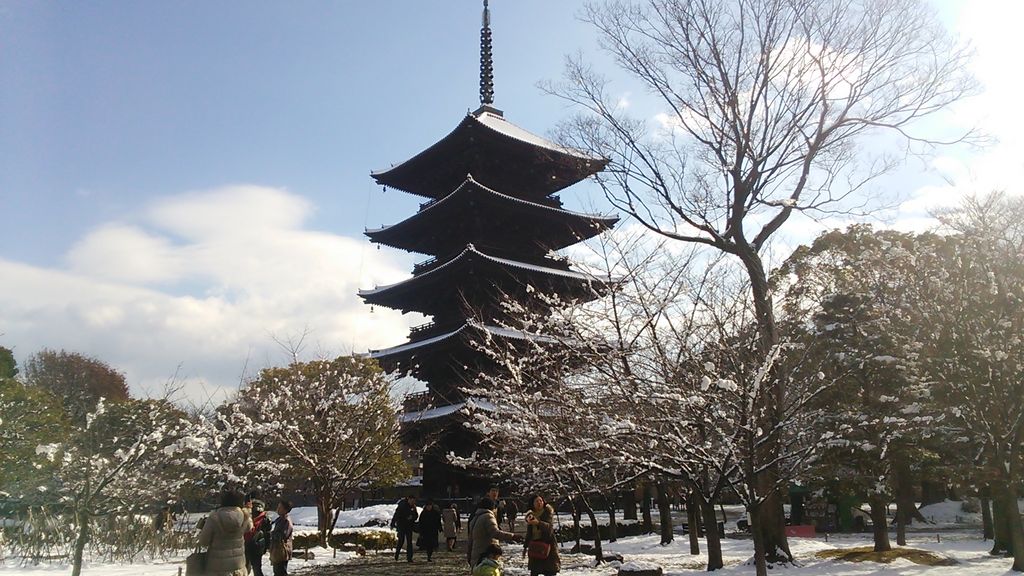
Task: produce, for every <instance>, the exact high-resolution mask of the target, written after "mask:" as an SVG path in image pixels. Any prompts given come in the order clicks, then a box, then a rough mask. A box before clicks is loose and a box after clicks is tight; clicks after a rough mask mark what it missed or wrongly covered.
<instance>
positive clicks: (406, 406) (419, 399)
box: [402, 390, 434, 412]
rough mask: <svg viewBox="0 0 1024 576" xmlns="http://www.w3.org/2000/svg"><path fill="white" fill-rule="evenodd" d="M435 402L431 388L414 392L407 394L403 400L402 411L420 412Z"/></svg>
mask: <svg viewBox="0 0 1024 576" xmlns="http://www.w3.org/2000/svg"><path fill="white" fill-rule="evenodd" d="M433 403H434V395H433V394H431V393H430V391H429V390H424V391H422V392H412V393H410V394H406V395H405V399H404V400H403V401H402V411H404V412H419V411H420V410H426V409H427V408H430V405H431V404H433Z"/></svg>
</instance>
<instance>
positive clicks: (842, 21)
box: [552, 0, 973, 576]
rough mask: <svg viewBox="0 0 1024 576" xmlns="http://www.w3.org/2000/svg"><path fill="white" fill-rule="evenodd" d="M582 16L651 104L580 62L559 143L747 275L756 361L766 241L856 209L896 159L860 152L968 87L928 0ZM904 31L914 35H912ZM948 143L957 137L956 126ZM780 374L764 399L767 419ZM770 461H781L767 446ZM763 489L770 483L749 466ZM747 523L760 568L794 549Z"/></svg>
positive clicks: (765, 319) (710, 1)
mask: <svg viewBox="0 0 1024 576" xmlns="http://www.w3.org/2000/svg"><path fill="white" fill-rule="evenodd" d="M584 18H585V19H587V20H588V21H590V22H592V23H593V24H594V26H595V27H596V28H597V30H598V33H599V37H600V40H601V43H602V46H603V47H604V48H605V49H606V50H607V51H608V52H609V53H610V55H611V57H612V58H614V60H615V62H616V64H618V65H619V66H620V67H621V68H622V69H624V70H625V71H626V72H627V73H628V74H630V76H631V77H632V78H633V79H634V80H636V81H637V82H639V83H640V84H641V85H642V86H643V87H644V88H645V89H646V92H647V93H648V94H650V95H651V97H652V99H653V105H654V106H656V107H657V108H658V109H659V114H657V115H656V116H654V115H651V114H648V117H649V118H646V119H645V118H637V117H632V116H631V115H630V111H631V110H636V109H640V110H649V107H648V106H633V107H628V106H623V105H620V104H621V102H622V98H621V97H620V95H619V94H617V93H615V92H614V90H613V88H612V87H611V86H610V84H609V81H608V80H607V79H606V78H605V77H603V76H602V75H601V74H600V73H599V72H598V71H597V70H595V69H594V68H592V67H591V66H590V65H588V64H587V63H585V62H584V61H583V60H582V58H573V59H570V60H569V62H568V66H567V73H566V81H565V82H564V83H563V84H562V85H558V86H554V87H552V91H553V92H555V93H556V94H558V95H560V96H562V97H564V98H566V99H567V100H569V101H572V102H574V103H577V104H578V105H580V106H581V107H582V108H583V109H584V110H585V113H583V114H581V115H580V116H578V117H577V118H574V119H573V120H572V121H570V122H569V123H568V124H567V127H566V138H565V140H566V141H567V143H568V144H570V145H573V146H574V147H576V148H579V149H584V150H590V151H593V152H595V153H596V154H599V155H601V156H602V157H605V158H609V159H610V160H611V162H610V164H609V169H608V170H606V171H604V172H602V173H601V174H598V175H597V179H598V182H599V184H600V185H601V186H602V187H603V189H604V191H605V194H606V196H607V198H608V199H609V200H610V201H611V202H613V203H614V204H615V206H616V207H617V208H619V209H620V210H623V211H624V212H626V213H628V214H630V215H631V216H633V217H635V218H636V219H638V220H639V221H640V222H641V223H643V224H644V225H645V226H647V227H648V228H650V229H651V230H653V231H655V232H656V233H658V234H662V235H664V236H666V237H668V238H672V239H675V240H679V241H682V242H690V243H698V244H702V245H706V246H710V247H712V248H713V249H715V250H719V251H721V252H723V253H725V254H728V255H731V256H732V257H734V258H735V259H736V261H737V262H738V263H739V264H740V265H741V266H742V268H743V270H744V272H745V274H746V276H747V280H748V288H749V291H750V292H749V293H750V301H751V303H752V305H753V310H754V315H755V318H756V321H757V323H756V330H757V334H758V336H759V339H758V348H757V349H756V351H757V353H758V354H759V356H760V360H759V362H761V363H762V364H763V363H765V362H766V359H767V358H769V356H770V355H771V354H772V353H773V350H774V349H775V348H776V347H777V346H778V345H779V344H780V342H781V340H780V335H779V332H778V329H777V326H776V320H775V306H774V304H773V295H772V293H771V291H770V290H769V286H768V275H769V274H768V273H769V266H768V264H767V263H766V261H765V259H764V250H765V248H766V246H767V245H768V244H769V242H770V241H771V239H772V237H773V236H774V235H775V234H776V233H777V232H778V231H779V230H780V229H782V227H783V226H784V225H785V224H786V223H787V221H788V220H789V219H790V218H792V217H793V216H794V215H795V214H798V213H805V214H811V215H816V214H823V213H824V214H830V213H836V212H843V213H850V212H856V211H859V210H860V209H861V208H863V206H864V205H865V204H867V203H868V202H867V201H866V200H865V198H864V196H863V194H862V192H863V190H864V184H865V183H866V182H869V181H870V180H871V179H873V178H874V177H876V176H878V175H879V174H881V173H883V172H885V171H887V170H888V169H890V168H892V167H894V166H895V165H897V163H898V161H899V156H898V155H887V154H885V152H884V150H881V149H877V148H873V149H868V148H867V147H865V146H863V143H864V142H865V137H866V136H868V135H869V134H871V133H875V132H884V131H888V132H890V133H893V134H895V135H897V136H902V137H906V138H907V139H909V141H910V143H920V142H921V139H920V135H916V136H915V134H914V133H913V128H914V122H915V121H916V120H918V119H920V118H923V117H928V116H931V115H934V114H935V113H936V112H938V111H941V110H943V109H945V108H946V107H947V106H948V105H949V104H951V103H953V102H955V101H957V100H958V99H960V98H961V97H963V96H965V95H966V94H969V93H970V92H971V90H972V88H973V83H972V81H971V79H970V78H968V77H967V75H966V72H965V69H966V67H965V66H964V65H963V64H964V62H965V60H966V58H967V53H966V52H965V51H963V50H961V49H959V48H958V47H957V46H956V45H955V42H954V40H953V39H952V38H951V37H950V35H949V34H948V33H947V32H946V30H945V29H944V28H943V27H942V25H941V24H940V23H939V22H938V20H937V18H936V17H935V15H934V12H933V10H931V9H930V8H929V7H928V6H927V5H926V4H925V3H924V2H923V1H921V0H885V1H880V0H871V1H866V0H861V1H840V0H786V1H779V0H734V1H729V2H721V1H718V0H648V1H647V2H642V3H638V4H632V3H626V2H607V3H604V4H595V5H592V6H591V7H589V8H588V9H587V10H586V11H585V12H584ZM908 30H913V31H914V33H913V34H908V33H907V31H908ZM952 139H956V136H954V137H953V138H952ZM786 381H787V380H786V379H785V378H782V377H772V378H769V379H768V380H767V381H766V382H764V384H765V385H767V386H770V387H773V388H774V390H772V393H770V394H759V400H760V401H761V402H763V403H764V404H763V405H762V406H760V407H759V408H760V412H761V413H760V414H759V415H758V417H759V418H761V419H762V422H761V425H762V427H763V428H765V429H770V428H773V427H775V426H776V425H777V423H778V421H779V420H780V412H781V411H782V410H784V407H785V399H786V397H787V396H788V391H787V390H786V389H785V384H786ZM764 448H765V449H764V452H763V455H764V458H763V461H764V462H768V461H773V460H775V455H774V454H773V452H774V447H771V446H765V447H764ZM755 469H757V470H759V471H760V472H759V474H761V475H762V476H763V477H764V480H763V486H762V492H764V491H765V490H767V489H768V487H769V486H778V485H779V482H777V480H778V478H777V477H776V476H777V474H775V470H774V469H773V468H772V467H770V466H769V467H766V466H762V465H760V464H758V465H756V466H755ZM769 500H770V502H769V504H768V505H767V506H766V507H765V509H764V510H763V515H762V519H763V522H762V523H759V524H756V525H754V526H753V528H754V536H755V544H756V546H755V547H756V548H757V552H756V558H755V559H756V564H757V573H758V574H759V575H761V576H763V575H764V574H766V563H765V559H766V557H767V558H768V559H769V560H780V561H788V560H791V559H792V555H791V554H790V552H789V549H788V544H787V541H786V537H785V533H784V523H783V514H782V503H781V500H779V499H778V498H777V497H771V496H769Z"/></svg>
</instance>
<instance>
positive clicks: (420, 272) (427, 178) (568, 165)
mask: <svg viewBox="0 0 1024 576" xmlns="http://www.w3.org/2000/svg"><path fill="white" fill-rule="evenodd" d="M480 45H481V54H480V103H481V106H480V108H478V109H477V110H476V111H475V112H472V113H470V114H469V115H467V116H466V117H465V118H464V119H463V120H462V121H461V122H460V123H459V124H458V126H456V127H455V129H454V130H452V132H451V133H449V134H448V135H447V136H445V137H444V138H442V139H441V140H440V141H438V142H437V143H435V144H434V145H432V146H430V147H429V148H427V149H426V150H424V151H422V152H420V153H419V154H417V155H416V156H414V157H412V158H410V159H409V160H406V161H405V162H402V163H401V164H398V165H396V166H393V167H391V168H389V169H387V170H381V171H378V172H374V173H372V176H373V178H374V179H375V180H376V181H377V183H379V184H381V185H383V186H385V187H391V188H397V189H399V190H402V191H404V192H408V193H411V194H416V195H418V196H422V197H424V198H427V199H428V200H427V201H426V202H425V203H423V204H421V205H420V209H419V211H418V212H417V213H416V214H414V215H413V216H411V217H409V218H407V219H406V220H403V221H401V222H399V223H397V224H394V225H391V226H386V227H383V228H379V229H375V230H367V231H366V235H367V236H369V238H370V240H372V241H373V242H375V243H378V244H384V245H387V246H391V247H394V248H400V249H403V250H407V251H410V252H416V253H419V254H425V255H427V256H428V257H429V258H428V259H427V260H425V261H423V262H421V263H419V264H417V265H416V266H415V267H414V269H413V276H412V277H411V278H409V279H408V280H405V281H403V282H399V283H397V284H392V285H389V286H380V287H377V288H375V289H373V290H364V291H361V292H360V293H359V295H360V296H361V297H362V298H363V299H364V300H365V301H366V302H367V303H369V304H375V305H379V306H385V307H388V308H393V309H396V310H401V311H402V312H410V311H416V312H420V313H423V314H425V315H428V316H431V317H432V322H429V323H427V324H425V325H422V326H417V327H415V328H413V329H412V331H411V333H410V335H409V341H408V342H407V343H405V344H401V345H399V346H395V347H392V348H387V349H384V350H376V351H371V356H372V357H373V358H376V359H377V360H378V361H379V362H380V363H381V365H382V366H383V367H384V369H386V370H388V371H398V372H402V373H408V374H410V375H412V376H414V377H416V378H417V379H419V380H421V381H423V382H425V383H426V386H427V391H426V392H425V393H423V394H420V395H415V396H410V397H409V398H407V400H406V402H405V407H404V413H403V414H402V416H401V419H402V423H403V430H404V436H405V440H406V442H407V444H408V445H410V447H411V448H413V449H414V450H418V451H420V452H421V458H422V462H423V492H424V494H425V495H429V496H438V497H455V496H460V495H461V496H471V495H474V494H477V493H480V492H482V490H483V488H484V487H485V484H486V483H487V482H488V481H489V479H487V478H481V477H479V476H476V475H474V474H472V473H469V472H467V471H465V470H462V469H459V468H455V467H453V466H451V465H450V464H449V463H448V459H447V455H448V454H449V453H454V454H456V455H459V456H468V455H470V454H472V453H473V452H477V451H479V447H478V446H477V440H478V439H477V438H476V437H474V435H473V434H472V433H471V432H470V431H469V430H467V429H466V428H465V427H464V426H463V425H462V424H463V422H464V421H465V411H464V408H465V407H466V402H467V400H468V399H467V398H465V395H464V394H463V393H462V391H461V388H463V387H464V386H465V385H466V384H468V383H472V382H473V381H474V380H475V379H476V378H477V376H478V375H480V374H481V373H488V374H492V375H493V374H494V373H495V372H494V371H496V370H499V368H497V367H496V366H495V365H494V364H493V363H489V362H488V361H487V359H486V355H485V354H484V353H483V352H482V351H481V350H480V349H479V347H478V346H476V345H475V344H474V343H476V342H479V341H480V340H481V339H482V338H487V339H495V340H501V341H505V342H509V343H514V342H516V341H526V340H536V339H538V338H540V337H539V336H536V335H532V334H529V333H526V332H521V331H517V330H513V329H509V328H508V326H509V325H511V322H509V320H510V319H508V318H506V317H505V312H503V307H502V306H501V302H502V300H503V299H505V298H514V299H517V300H518V301H521V302H527V300H528V299H530V295H529V294H528V292H530V291H537V292H542V293H549V294H557V295H559V296H560V297H561V298H562V299H564V300H565V299H569V300H571V299H576V300H588V299H592V298H595V297H597V296H598V295H599V294H600V293H601V292H603V289H604V287H605V286H606V284H607V282H608V280H607V279H606V278H598V277H595V276H593V275H591V274H587V273H585V272H581V271H575V270H573V269H572V268H571V267H570V265H569V263H568V262H567V261H566V260H565V259H564V258H561V257H558V256H557V255H556V254H555V253H556V252H557V251H558V250H561V249H563V248H565V247H567V246H571V245H573V244H576V243H578V242H580V241H583V240H586V239H587V238H591V237H593V236H595V235H597V234H600V233H601V232H603V231H605V230H608V229H610V228H611V227H612V226H614V225H615V223H616V221H617V218H615V217H604V216H596V215H590V214H581V213H577V212H571V211H568V210H565V209H563V208H562V203H561V201H560V200H559V199H558V196H556V195H554V194H555V193H556V192H558V191H559V190H561V189H563V188H565V187H567V186H570V185H572V184H575V183H577V182H579V181H581V180H583V179H585V178H587V177H588V176H591V175H593V174H594V173H596V172H598V171H600V170H601V169H602V168H604V166H605V164H606V163H607V161H606V160H605V159H603V158H599V157H594V156H590V155H588V154H585V153H583V152H580V151H578V150H573V149H569V148H565V147H563V146H560V145H558V144H555V143H553V142H550V141H548V140H546V139H544V138H541V137H539V136H536V135H534V134H531V133H530V132H527V131H526V130H524V129H522V128H519V127H518V126H515V125H514V124H512V123H510V122H509V121H508V120H506V119H505V118H504V116H503V114H502V112H501V111H500V110H498V109H497V108H495V107H494V106H493V103H494V85H493V65H492V59H491V31H490V13H489V10H488V7H487V0H484V13H483V26H482V29H481V33H480ZM530 302H531V305H533V306H537V305H538V304H537V303H536V302H535V300H530ZM499 376H500V374H499Z"/></svg>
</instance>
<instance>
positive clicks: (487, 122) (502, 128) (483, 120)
mask: <svg viewBox="0 0 1024 576" xmlns="http://www.w3.org/2000/svg"><path fill="white" fill-rule="evenodd" d="M473 124H476V125H479V126H482V127H484V128H487V129H489V130H492V131H494V132H496V133H498V134H501V135H503V136H505V137H508V138H511V139H513V140H517V141H520V142H523V143H526V145H529V146H532V147H537V148H542V149H545V150H548V151H551V152H555V153H558V154H562V155H565V156H571V157H573V158H577V159H579V160H584V161H587V162H595V163H598V164H599V167H598V169H600V167H603V165H604V163H606V162H607V159H605V158H602V157H600V156H595V155H592V154H588V153H586V152H584V151H582V150H577V149H572V148H568V147H564V146H561V145H559V143H556V142H553V141H551V140H549V139H547V138H545V137H542V136H539V135H537V134H535V133H532V132H530V131H529V130H526V129H525V128H520V127H519V126H516V125H515V124H513V123H511V122H509V121H508V120H506V119H505V118H504V117H503V116H501V115H498V114H495V113H494V112H490V111H487V110H486V109H480V110H478V111H476V112H474V113H471V114H468V115H466V118H464V119H463V121H462V122H460V123H459V124H458V125H457V126H456V127H455V129H453V130H452V131H451V132H449V133H447V134H446V135H445V136H444V137H443V138H441V139H439V140H437V141H436V142H434V143H433V145H431V146H430V147H428V148H426V149H425V150H423V151H422V152H420V153H419V154H417V155H415V156H413V157H412V158H409V159H408V160H404V161H402V162H399V163H397V164H392V165H391V166H389V167H387V168H381V169H380V170H372V171H371V172H370V175H371V176H372V177H374V178H375V179H378V180H379V179H380V178H381V177H382V176H385V175H386V174H388V173H389V172H393V171H395V170H397V169H398V168H402V167H404V166H406V165H407V164H413V163H414V161H416V160H418V159H420V158H422V157H425V156H426V155H428V154H429V153H430V152H432V151H433V150H434V149H436V148H438V147H440V146H442V143H443V142H445V141H446V140H449V139H450V138H453V137H455V136H456V135H457V134H459V133H460V132H462V131H463V130H465V129H466V128H467V127H469V126H471V125H473Z"/></svg>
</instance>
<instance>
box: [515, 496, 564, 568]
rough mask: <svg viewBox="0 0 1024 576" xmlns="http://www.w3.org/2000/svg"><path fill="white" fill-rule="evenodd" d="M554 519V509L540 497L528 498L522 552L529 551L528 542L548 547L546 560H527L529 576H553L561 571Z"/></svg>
mask: <svg viewBox="0 0 1024 576" xmlns="http://www.w3.org/2000/svg"><path fill="white" fill-rule="evenodd" d="M554 518H555V509H554V508H552V507H551V506H550V505H548V504H546V503H545V502H544V498H542V497H541V496H540V495H535V496H531V497H530V509H529V510H528V511H527V512H526V543H525V544H526V545H525V547H524V549H523V551H524V552H525V551H527V550H529V548H530V542H533V541H539V542H544V543H546V544H548V545H549V548H548V555H547V558H533V557H531V558H530V559H529V564H528V566H529V568H530V576H540V575H541V574H543V575H544V576H554V575H555V574H558V572H559V570H561V569H562V559H561V558H560V557H559V555H558V540H556V539H555V530H554V526H553V522H554ZM531 556H532V555H531Z"/></svg>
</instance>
